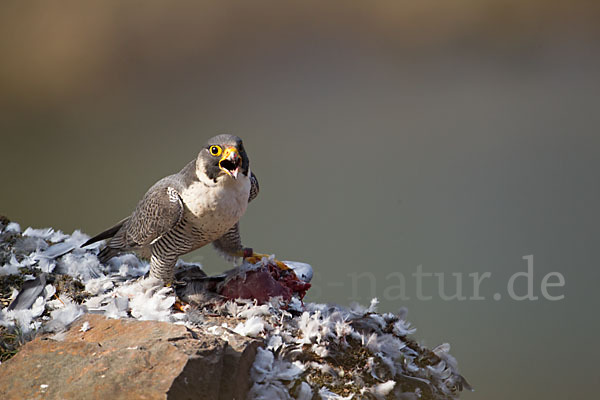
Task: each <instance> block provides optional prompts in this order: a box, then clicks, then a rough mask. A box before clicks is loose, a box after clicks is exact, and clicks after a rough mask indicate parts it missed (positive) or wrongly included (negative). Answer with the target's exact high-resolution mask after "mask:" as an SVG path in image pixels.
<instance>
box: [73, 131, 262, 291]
mask: <svg viewBox="0 0 600 400" xmlns="http://www.w3.org/2000/svg"><path fill="white" fill-rule="evenodd" d="M257 194H258V180H257V179H256V175H254V174H253V173H252V172H251V171H250V161H249V159H248V155H247V154H246V150H244V145H243V144H242V140H241V139H240V138H239V137H237V136H233V135H219V136H215V137H213V138H212V139H210V140H209V141H208V144H207V145H206V146H205V147H204V148H203V149H202V150H201V151H200V153H199V154H198V157H196V159H195V160H193V161H191V162H189V163H188V164H187V165H186V166H185V167H184V168H183V169H182V170H181V171H180V172H179V173H177V174H174V175H170V176H167V177H165V178H163V179H161V180H159V181H158V182H156V183H155V184H154V185H153V186H152V187H151V188H150V189H149V190H148V191H147V192H146V194H145V195H144V197H143V198H142V200H141V201H140V202H139V203H138V205H137V207H136V208H135V210H134V211H133V213H132V214H131V215H130V216H129V217H127V218H125V219H123V220H122V221H120V222H119V223H117V224H116V225H115V226H113V227H112V228H110V229H107V230H106V231H104V232H102V233H100V234H98V235H96V236H94V237H93V238H91V239H90V240H88V241H87V242H86V243H84V244H83V245H82V247H84V246H87V245H89V244H92V243H94V242H97V241H99V240H103V239H109V238H110V240H109V241H108V243H107V245H106V247H104V249H102V251H100V253H99V255H98V257H99V259H100V261H101V262H103V263H104V262H106V261H108V260H109V259H111V258H112V257H114V256H116V255H118V254H120V253H122V252H127V251H135V252H137V253H138V254H140V255H141V256H142V257H145V258H149V259H150V276H152V277H155V278H158V279H161V280H162V281H163V282H164V283H166V284H169V283H172V281H173V278H174V268H175V264H176V262H177V259H178V257H179V256H181V255H183V254H186V253H189V252H191V251H193V250H196V249H198V248H200V247H202V246H204V245H206V244H208V243H212V244H213V245H214V247H215V248H216V249H217V250H218V251H219V252H221V253H222V254H223V255H225V256H226V257H227V258H236V257H250V256H253V255H254V253H253V252H252V249H250V248H244V247H243V246H242V241H241V239H240V232H239V220H240V218H241V216H242V215H243V214H244V212H245V211H246V207H247V206H248V203H249V202H250V201H252V200H253V199H254V198H255V197H256V196H257Z"/></svg>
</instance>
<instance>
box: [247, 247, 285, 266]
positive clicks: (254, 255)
mask: <svg viewBox="0 0 600 400" xmlns="http://www.w3.org/2000/svg"><path fill="white" fill-rule="evenodd" d="M269 257H270V256H269V255H268V254H261V253H255V252H252V255H250V256H248V257H244V260H245V261H247V262H249V263H250V264H257V263H259V262H260V261H261V260H262V259H263V258H269ZM269 261H270V262H271V263H273V264H275V265H276V266H277V267H278V268H279V269H281V270H283V271H286V270H288V269H290V267H288V266H287V265H285V264H284V263H282V262H281V261H279V260H276V259H273V260H269Z"/></svg>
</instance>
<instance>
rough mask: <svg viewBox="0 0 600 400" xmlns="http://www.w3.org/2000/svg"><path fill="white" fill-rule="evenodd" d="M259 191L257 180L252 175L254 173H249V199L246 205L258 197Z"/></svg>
mask: <svg viewBox="0 0 600 400" xmlns="http://www.w3.org/2000/svg"><path fill="white" fill-rule="evenodd" d="M259 190H260V188H259V186H258V178H256V175H254V172H250V197H248V203H250V202H251V201H252V200H254V199H255V198H256V196H258V191H259Z"/></svg>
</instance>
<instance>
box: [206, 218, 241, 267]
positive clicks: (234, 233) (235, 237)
mask: <svg viewBox="0 0 600 400" xmlns="http://www.w3.org/2000/svg"><path fill="white" fill-rule="evenodd" d="M212 244H213V246H214V247H215V249H217V251H218V252H219V253H221V254H222V255H223V256H224V257H225V258H227V259H231V258H234V257H239V256H240V255H241V254H240V252H241V251H242V250H243V246H242V238H241V237H240V225H239V223H236V224H235V225H234V226H232V227H231V229H229V230H228V231H227V232H225V234H224V235H223V236H221V237H220V238H218V239H217V240H215V241H214V242H212Z"/></svg>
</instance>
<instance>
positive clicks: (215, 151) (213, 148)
mask: <svg viewBox="0 0 600 400" xmlns="http://www.w3.org/2000/svg"><path fill="white" fill-rule="evenodd" d="M221 151H223V150H221V147H219V146H210V154H212V155H213V156H220V155H221Z"/></svg>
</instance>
